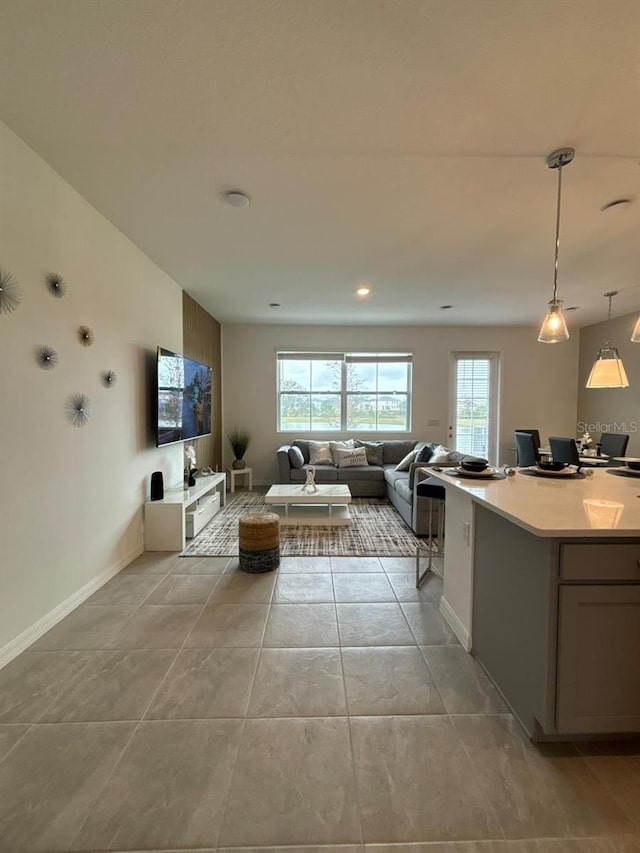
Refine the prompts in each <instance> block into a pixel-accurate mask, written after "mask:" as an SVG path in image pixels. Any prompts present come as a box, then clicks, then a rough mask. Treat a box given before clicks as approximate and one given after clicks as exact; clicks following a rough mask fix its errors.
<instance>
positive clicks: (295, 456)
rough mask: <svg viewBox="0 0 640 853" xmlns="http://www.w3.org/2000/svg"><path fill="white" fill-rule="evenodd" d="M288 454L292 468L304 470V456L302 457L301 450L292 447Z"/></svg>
mask: <svg viewBox="0 0 640 853" xmlns="http://www.w3.org/2000/svg"><path fill="white" fill-rule="evenodd" d="M287 452H288V453H289V462H291V467H292V468H302V466H303V465H304V456H303V455H302V451H301V450H300V448H299V447H293V446H292V447H290V448H289V450H288V451H287Z"/></svg>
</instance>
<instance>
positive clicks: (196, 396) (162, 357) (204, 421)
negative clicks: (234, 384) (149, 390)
mask: <svg viewBox="0 0 640 853" xmlns="http://www.w3.org/2000/svg"><path fill="white" fill-rule="evenodd" d="M211 372H212V371H211V368H210V367H207V365H206V364H200V362H199V361H193V359H191V358H185V356H183V355H179V354H178V353H176V352H171V350H168V349H163V348H162V347H158V369H157V379H158V384H157V388H158V405H157V409H156V411H157V421H156V443H157V445H158V447H161V446H163V445H165V444H174V443H175V442H177V441H186V440H188V439H190V438H198V437H199V436H202V435H210V434H211Z"/></svg>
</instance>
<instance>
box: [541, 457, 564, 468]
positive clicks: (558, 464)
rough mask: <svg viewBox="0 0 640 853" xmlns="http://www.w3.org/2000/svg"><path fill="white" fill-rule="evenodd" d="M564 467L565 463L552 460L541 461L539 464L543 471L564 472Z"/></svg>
mask: <svg viewBox="0 0 640 853" xmlns="http://www.w3.org/2000/svg"><path fill="white" fill-rule="evenodd" d="M564 467H565V464H564V462H554V461H553V460H552V459H544V460H543V459H541V460H540V462H538V468H540V470H541V471H562V469H563V468H564Z"/></svg>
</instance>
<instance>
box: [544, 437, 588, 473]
mask: <svg viewBox="0 0 640 853" xmlns="http://www.w3.org/2000/svg"><path fill="white" fill-rule="evenodd" d="M549 447H550V448H551V458H552V459H553V461H554V462H564V463H565V465H576V466H577V467H578V468H579V467H580V466H581V465H582V462H581V461H580V454H579V453H578V445H577V444H576V440H575V438H564V437H562V436H558V435H552V436H549Z"/></svg>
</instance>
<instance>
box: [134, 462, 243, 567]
mask: <svg viewBox="0 0 640 853" xmlns="http://www.w3.org/2000/svg"><path fill="white" fill-rule="evenodd" d="M226 485H227V475H226V474H225V473H221V474H211V475H210V476H208V477H200V478H198V479H197V480H196V485H195V486H193V487H192V488H190V489H173V490H171V491H167V492H165V493H164V498H163V499H162V500H160V501H147V502H146V503H145V505H144V547H145V551H182V550H184V547H185V544H186V540H187V535H188V536H189V538H192V537H193V536H197V534H198V533H199V532H200V531H201V530H202V528H203V527H204V526H205V524H207V523H208V522H209V521H211V519H212V518H213V516H214V515H215V514H216V513H217V512H218V510H219V509H220V507H221V506H224V504H225V495H226Z"/></svg>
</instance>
